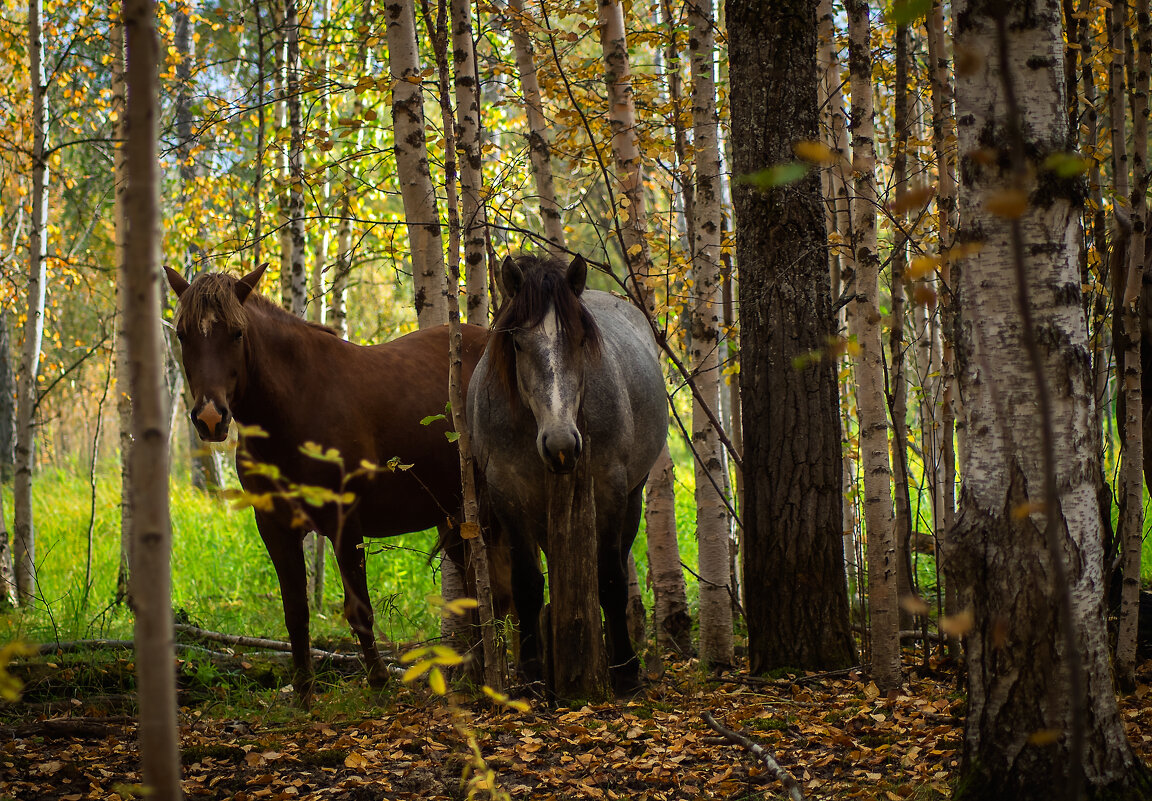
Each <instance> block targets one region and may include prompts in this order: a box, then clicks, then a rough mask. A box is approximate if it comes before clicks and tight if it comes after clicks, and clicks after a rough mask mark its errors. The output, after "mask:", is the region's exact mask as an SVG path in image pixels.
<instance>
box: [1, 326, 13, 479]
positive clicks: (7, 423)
mask: <svg viewBox="0 0 1152 801" xmlns="http://www.w3.org/2000/svg"><path fill="white" fill-rule="evenodd" d="M11 324H12V315H11V312H10V311H9V310H8V308H7V307H5V308H3V309H0V482H7V481H10V480H11V479H12V468H13V466H14V464H15V448H16V374H15V373H14V372H13V371H12V332H11V329H10V326H11Z"/></svg>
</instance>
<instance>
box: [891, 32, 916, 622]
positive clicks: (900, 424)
mask: <svg viewBox="0 0 1152 801" xmlns="http://www.w3.org/2000/svg"><path fill="white" fill-rule="evenodd" d="M908 39H909V32H908V26H907V25H899V26H897V28H896V70H895V75H894V79H895V80H894V83H893V86H892V90H893V95H894V101H893V102H894V105H895V114H894V119H893V125H894V127H895V131H894V133H895V142H894V143H893V145H892V150H893V152H892V191H893V194H894V195H895V198H896V204H897V206H901V205H902V204H901V200H900V198H901V195H903V194H904V193H906V192H907V191H908V140H909V122H908V104H909V100H908V62H909V59H910V56H909V53H908ZM895 217H896V220H897V221H898V222H899V223H900V224H901V225H900V228H904V229H905V230H907V229H906V226H905V221H906V217H907V215H906V214H904V213H901V212H896V213H895ZM893 236H894V237H895V238H896V242H895V247H893V249H892V256H891V259H890V264H891V274H890V275H891V281H890V282H889V298H890V299H891V305H890V306H889V320H890V323H889V326H890V327H889V329H888V356H889V360H890V362H889V363H890V365H891V366H890V367H889V369H888V408H889V411H890V412H891V415H892V454H893V462H892V472H893V476H894V478H895V482H894V485H895V486H894V493H893V499H894V500H895V524H896V528H895V536H896V593H897V595H898V596H899V597H900V598H908V597H910V596H912V595H914V594H915V589H914V587H913V584H914V581H913V578H912V527H913V524H912V503H911V500H910V496H909V492H908V481H909V471H908V382H907V380H906V379H905V367H904V364H905V360H904V310H905V307H906V306H907V302H906V299H905V293H904V271H905V269H906V268H907V266H908V242H907V238H906V237H905V236H904V233H903V231H902V230H900V229H899V228H898V229H897V230H895V231H893ZM912 624H913V621H912V614H911V613H910V612H908V611H907V610H906V609H905V608H904V607H903V606H901V608H900V628H901V629H908V628H912Z"/></svg>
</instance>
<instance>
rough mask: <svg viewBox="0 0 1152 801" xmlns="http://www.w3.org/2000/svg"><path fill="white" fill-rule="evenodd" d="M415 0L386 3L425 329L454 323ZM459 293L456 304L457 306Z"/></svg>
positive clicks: (400, 170)
mask: <svg viewBox="0 0 1152 801" xmlns="http://www.w3.org/2000/svg"><path fill="white" fill-rule="evenodd" d="M413 1H414V0H386V2H385V3H384V16H385V20H386V24H387V34H388V69H389V71H390V74H391V77H392V125H393V134H394V139H395V147H396V177H397V180H398V181H399V183H400V194H401V196H402V198H403V200H404V217H405V219H406V221H407V225H408V242H409V246H410V256H411V262H412V280H413V284H414V290H415V303H416V319H417V323H418V324H419V326H420V327H421V328H427V327H429V326H433V325H443V324H444V323H446V322H447V321H448V306H447V302H448V299H447V295H446V292H447V286H446V284H445V267H444V249H443V245H442V243H441V239H440V216H439V211H438V210H437V208H436V190H435V188H434V187H433V185H432V173H431V171H430V170H429V166H428V145H427V141H426V139H425V133H424V90H423V88H421V85H420V80H421V79H420V54H419V49H418V48H417V46H416V15H415V9H414V7H413ZM455 300H456V297H455V293H453V295H452V301H453V302H455Z"/></svg>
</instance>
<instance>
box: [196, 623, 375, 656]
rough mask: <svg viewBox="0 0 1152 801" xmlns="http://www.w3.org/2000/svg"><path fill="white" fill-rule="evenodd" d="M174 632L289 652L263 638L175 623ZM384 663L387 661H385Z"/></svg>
mask: <svg viewBox="0 0 1152 801" xmlns="http://www.w3.org/2000/svg"><path fill="white" fill-rule="evenodd" d="M175 629H176V631H178V632H180V633H181V634H188V635H191V636H193V637H200V638H202V639H205V640H212V641H214V642H222V643H225V644H226V645H236V646H240V647H241V648H263V649H265V650H268V651H291V650H292V645H291V643H286V642H284V641H282V640H268V639H265V638H263V637H243V636H241V635H239V634H224V633H222V632H219V631H209V630H208V629H202V628H200V627H199V626H192V625H189V624H187V623H177V624H176V625H175ZM311 654H312V656H313V657H314V658H316V659H331V660H332V661H334V662H341V661H359V659H360V657H359V656H354V655H352V654H340V653H336V652H334V651H324V650H321V649H320V648H312V649H311ZM385 661H388V660H387V659H385Z"/></svg>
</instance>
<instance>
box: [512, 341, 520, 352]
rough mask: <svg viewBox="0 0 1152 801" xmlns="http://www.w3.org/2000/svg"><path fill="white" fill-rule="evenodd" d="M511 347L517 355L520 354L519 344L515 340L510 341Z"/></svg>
mask: <svg viewBox="0 0 1152 801" xmlns="http://www.w3.org/2000/svg"><path fill="white" fill-rule="evenodd" d="M512 347H513V348H515V349H516V352H517V353H519V352H520V343H519V342H517V341H516V340H515V339H513V340H512Z"/></svg>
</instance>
